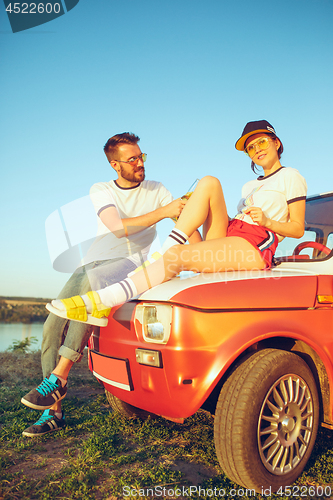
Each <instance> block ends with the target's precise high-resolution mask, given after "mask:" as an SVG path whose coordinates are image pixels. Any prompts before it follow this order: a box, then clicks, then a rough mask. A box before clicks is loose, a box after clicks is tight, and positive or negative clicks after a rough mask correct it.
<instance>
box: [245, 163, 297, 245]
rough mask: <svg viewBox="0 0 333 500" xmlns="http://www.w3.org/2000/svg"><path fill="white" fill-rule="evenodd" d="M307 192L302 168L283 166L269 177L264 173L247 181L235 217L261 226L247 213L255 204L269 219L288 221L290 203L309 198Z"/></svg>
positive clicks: (279, 237) (280, 238)
mask: <svg viewBox="0 0 333 500" xmlns="http://www.w3.org/2000/svg"><path fill="white" fill-rule="evenodd" d="M306 193H307V185H306V181H305V179H304V177H303V176H302V175H301V174H300V173H299V172H298V170H296V169H295V168H291V167H281V168H279V169H278V170H276V171H275V172H273V173H272V174H270V175H268V176H267V177H264V176H260V177H258V178H257V179H254V180H252V181H249V182H247V183H246V184H244V186H243V188H242V199H241V200H240V202H239V203H238V206H237V210H238V213H237V215H236V216H235V219H240V220H242V221H244V222H247V223H249V224H255V225H257V223H256V222H253V220H252V219H251V217H250V216H249V215H247V214H245V213H244V212H243V211H244V210H246V209H247V208H249V207H251V206H253V207H259V208H261V209H262V211H263V212H264V214H265V215H266V217H268V218H269V219H272V220H275V221H278V222H288V220H289V209H288V205H289V204H290V203H293V202H295V201H298V200H305V198H306ZM277 237H278V240H279V241H281V240H283V236H280V235H279V234H278V235H277Z"/></svg>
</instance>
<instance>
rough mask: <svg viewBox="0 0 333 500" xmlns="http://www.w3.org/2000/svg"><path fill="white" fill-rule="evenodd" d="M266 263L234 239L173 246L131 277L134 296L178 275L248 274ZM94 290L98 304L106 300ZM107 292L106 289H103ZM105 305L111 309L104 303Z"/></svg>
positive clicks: (246, 246) (239, 240) (218, 239)
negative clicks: (135, 292)
mask: <svg viewBox="0 0 333 500" xmlns="http://www.w3.org/2000/svg"><path fill="white" fill-rule="evenodd" d="M265 267H266V262H265V261H264V260H263V258H262V257H261V255H260V252H259V250H258V249H256V248H255V247H254V246H253V245H251V243H249V242H248V241H247V240H245V239H244V238H240V237H238V236H230V237H225V238H217V239H214V240H206V241H201V242H199V243H195V244H193V245H176V246H173V247H172V248H170V249H169V250H168V251H167V252H166V253H165V254H164V255H163V258H161V259H159V260H157V261H156V262H154V263H153V264H151V265H150V266H148V267H147V268H146V269H144V270H142V271H140V272H139V273H137V274H135V275H133V276H131V280H132V282H133V283H134V286H135V288H136V290H137V292H138V293H143V292H144V291H146V290H148V289H150V288H152V287H153V286H156V285H159V284H160V283H163V282H164V281H168V280H169V279H171V278H172V277H174V276H176V275H177V274H178V273H179V272H180V271H194V272H199V273H220V272H225V271H249V270H253V269H264V268H265ZM103 292H104V291H103V290H98V293H99V294H100V295H101V299H102V302H103V303H104V304H105V302H104V301H103V298H102V297H104V300H105V298H106V296H107V293H105V296H104V294H103ZM105 292H107V289H105ZM106 305H109V306H110V305H111V304H110V303H107V304H106Z"/></svg>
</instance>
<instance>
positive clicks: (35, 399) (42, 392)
mask: <svg viewBox="0 0 333 500" xmlns="http://www.w3.org/2000/svg"><path fill="white" fill-rule="evenodd" d="M66 394H67V383H66V385H65V386H64V387H62V385H61V380H60V379H58V377H57V376H56V375H54V373H51V375H50V376H49V378H44V380H43V382H42V383H41V384H39V386H38V387H37V388H36V389H33V390H32V391H30V392H29V393H28V394H26V395H25V396H24V397H23V398H22V399H21V403H23V404H24V405H26V406H29V408H33V409H34V410H48V409H49V408H51V406H53V405H54V403H56V402H57V401H60V400H61V399H63V398H64V397H65V396H66Z"/></svg>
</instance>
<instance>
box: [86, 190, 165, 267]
mask: <svg viewBox="0 0 333 500" xmlns="http://www.w3.org/2000/svg"><path fill="white" fill-rule="evenodd" d="M90 198H91V200H92V202H93V205H94V208H95V211H96V214H97V216H98V217H97V219H98V227H97V235H96V239H95V241H94V243H93V244H92V245H91V247H90V248H89V250H88V252H87V254H86V256H85V257H84V258H83V261H82V265H85V264H89V263H90V262H94V261H99V260H109V259H116V258H129V259H130V260H131V261H133V262H134V263H135V264H136V265H140V264H141V259H144V260H146V258H147V255H148V252H149V249H150V246H151V244H152V242H153V241H154V239H155V237H156V224H153V225H152V226H149V227H143V228H142V230H141V231H139V232H136V233H135V234H131V235H129V236H127V237H126V236H123V237H121V238H117V237H116V236H115V235H114V234H113V233H112V232H111V231H110V230H109V229H108V228H107V227H106V226H105V225H104V224H103V222H102V221H101V219H100V217H99V216H100V214H101V213H102V211H103V210H105V209H106V208H109V207H116V210H117V212H118V215H119V218H120V219H124V218H130V217H138V216H140V215H145V214H147V213H149V212H152V211H154V210H156V209H157V208H160V207H164V206H166V205H168V204H169V203H171V201H172V200H173V197H172V194H171V193H170V192H169V191H168V190H167V189H166V188H165V187H164V186H163V184H161V183H160V182H155V181H149V180H145V181H143V182H141V183H140V184H139V185H138V186H135V187H132V188H122V187H120V186H119V185H118V184H117V182H116V181H113V180H112V181H109V182H98V183H97V184H94V185H93V186H92V187H91V189H90ZM116 222H117V221H115V225H117V224H116ZM119 226H122V224H119V223H118V227H119Z"/></svg>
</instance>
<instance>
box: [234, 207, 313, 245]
mask: <svg viewBox="0 0 333 500" xmlns="http://www.w3.org/2000/svg"><path fill="white" fill-rule="evenodd" d="M288 206H289V222H277V221H275V220H272V219H268V218H267V217H266V216H265V214H264V213H263V211H262V210H261V208H259V207H251V208H248V209H247V210H244V212H245V213H247V214H248V215H250V217H251V219H252V220H253V222H256V223H257V224H258V225H259V226H263V227H266V228H267V229H269V230H270V231H273V232H274V233H277V234H280V235H281V236H289V237H291V238H301V237H302V236H303V234H304V223H305V200H299V201H295V202H294V203H290V204H289V205H288Z"/></svg>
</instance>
